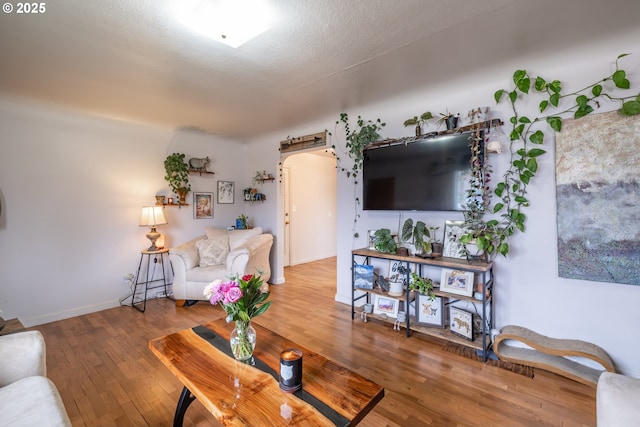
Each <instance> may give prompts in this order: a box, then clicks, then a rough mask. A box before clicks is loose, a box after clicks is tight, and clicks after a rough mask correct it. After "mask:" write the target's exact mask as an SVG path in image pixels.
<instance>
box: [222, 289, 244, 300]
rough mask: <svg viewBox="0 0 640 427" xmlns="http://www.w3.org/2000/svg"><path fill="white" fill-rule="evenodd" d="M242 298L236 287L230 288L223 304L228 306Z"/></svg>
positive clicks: (239, 290) (240, 291)
mask: <svg viewBox="0 0 640 427" xmlns="http://www.w3.org/2000/svg"><path fill="white" fill-rule="evenodd" d="M240 298H242V290H241V289H240V288H239V287H238V286H233V287H230V288H229V290H227V292H226V293H225V295H224V303H225V304H229V303H232V302H236V301H238V300H239V299H240Z"/></svg>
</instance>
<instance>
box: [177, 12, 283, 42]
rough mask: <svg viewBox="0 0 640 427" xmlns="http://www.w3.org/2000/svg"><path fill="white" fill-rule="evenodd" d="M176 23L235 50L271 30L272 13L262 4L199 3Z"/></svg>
mask: <svg viewBox="0 0 640 427" xmlns="http://www.w3.org/2000/svg"><path fill="white" fill-rule="evenodd" d="M191 4H192V5H193V7H190V8H189V10H188V11H185V13H183V14H182V16H180V17H179V18H178V21H179V22H180V23H181V24H182V25H185V26H186V27H188V28H190V29H191V30H193V31H195V32H197V33H200V34H202V35H204V36H207V37H210V38H212V39H214V40H216V41H219V42H221V43H224V44H226V45H228V46H231V47H233V48H237V47H239V46H241V45H243V44H244V43H246V42H248V41H249V40H251V39H253V38H254V37H256V36H257V35H259V34H262V33H263V32H265V31H266V30H268V29H269V28H270V27H271V24H272V13H271V10H270V8H269V5H268V4H267V2H265V1H264V0H201V1H197V2H195V5H194V3H193V2H191Z"/></svg>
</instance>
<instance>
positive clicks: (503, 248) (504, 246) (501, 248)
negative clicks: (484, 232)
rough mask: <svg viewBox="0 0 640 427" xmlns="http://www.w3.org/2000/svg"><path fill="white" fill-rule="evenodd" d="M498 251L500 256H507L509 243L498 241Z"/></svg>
mask: <svg viewBox="0 0 640 427" xmlns="http://www.w3.org/2000/svg"><path fill="white" fill-rule="evenodd" d="M498 252H500V255H502V256H507V254H508V253H509V244H507V243H506V242H503V243H500V244H499V245H498Z"/></svg>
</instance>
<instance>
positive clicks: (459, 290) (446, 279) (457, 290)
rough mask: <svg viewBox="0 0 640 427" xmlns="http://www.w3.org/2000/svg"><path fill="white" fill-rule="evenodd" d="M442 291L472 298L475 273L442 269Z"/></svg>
mask: <svg viewBox="0 0 640 427" xmlns="http://www.w3.org/2000/svg"><path fill="white" fill-rule="evenodd" d="M440 290H441V291H444V292H449V293H450V294H456V295H464V296H466V297H470V296H471V295H472V294H473V271H462V270H452V269H450V268H443V269H442V277H441V278H440Z"/></svg>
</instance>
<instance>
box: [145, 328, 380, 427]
mask: <svg viewBox="0 0 640 427" xmlns="http://www.w3.org/2000/svg"><path fill="white" fill-rule="evenodd" d="M253 327H254V328H255V329H256V332H257V335H258V341H257V346H256V349H255V352H254V360H253V363H254V364H253V365H248V364H245V363H242V362H239V361H237V360H235V359H234V358H233V357H232V356H231V349H230V347H229V335H230V333H231V331H232V329H233V324H227V323H226V322H225V321H224V319H221V320H219V321H215V322H211V323H207V324H205V325H203V326H198V327H195V328H192V329H185V330H183V331H180V332H176V333H174V334H170V335H167V336H164V337H161V338H156V339H154V340H151V341H150V342H149V348H150V349H151V351H152V352H153V353H154V354H155V355H156V356H157V357H158V359H160V360H161V361H162V363H164V365H165V366H166V367H167V368H169V370H170V371H171V372H172V373H173V374H174V375H175V376H176V377H178V379H180V381H181V382H182V383H183V384H184V389H183V391H182V394H181V395H180V399H179V400H178V406H177V408H176V413H175V417H174V422H173V425H174V426H175V427H178V426H182V421H183V418H184V414H185V412H186V410H187V408H188V407H189V404H190V403H191V402H192V401H193V400H194V399H198V401H200V403H201V404H202V405H204V406H205V408H207V409H208V410H209V411H210V412H211V413H212V414H213V415H214V416H215V417H216V418H217V419H218V421H219V422H220V423H221V424H222V425H224V426H237V425H246V426H280V425H283V426H285V425H286V426H294V425H300V426H309V425H314V426H354V425H356V424H358V423H359V422H360V421H361V420H362V419H363V418H364V417H365V415H366V414H368V413H369V411H371V409H373V407H374V406H375V405H376V404H377V403H378V402H379V401H380V400H381V399H382V398H383V397H384V389H383V388H382V387H381V386H379V385H378V384H376V383H374V382H372V381H370V380H367V379H366V378H364V377H362V376H361V375H359V374H357V373H355V372H352V371H351V370H349V369H347V368H345V367H343V366H341V365H339V364H337V363H335V362H333V361H331V360H328V359H326V358H324V357H323V356H321V355H319V354H317V353H314V352H312V351H310V350H308V349H306V348H304V347H302V346H300V345H298V344H296V343H295V342H292V341H290V340H288V339H286V338H284V337H282V336H280V335H278V334H276V333H275V332H272V331H270V330H269V329H266V328H263V327H261V326H260V325H257V324H255V323H253ZM287 348H298V349H300V350H302V352H303V353H304V355H303V362H302V389H301V390H299V391H297V392H296V393H293V394H288V393H285V392H283V391H282V390H281V389H280V387H279V384H278V370H279V364H280V352H281V351H282V350H284V349H287Z"/></svg>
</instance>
